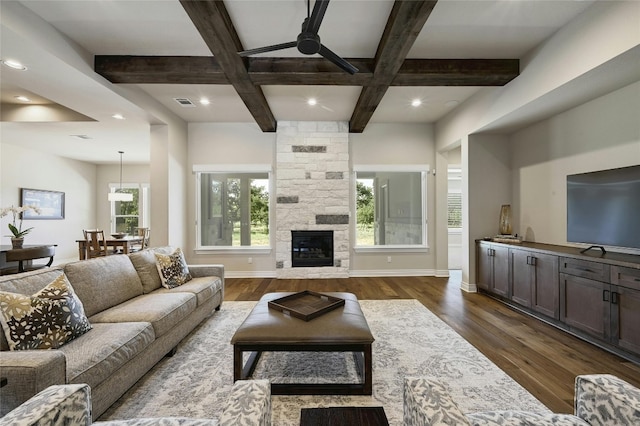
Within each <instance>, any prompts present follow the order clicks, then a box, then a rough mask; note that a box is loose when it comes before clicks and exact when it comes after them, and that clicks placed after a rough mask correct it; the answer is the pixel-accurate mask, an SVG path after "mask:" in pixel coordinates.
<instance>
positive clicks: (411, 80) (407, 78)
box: [391, 59, 520, 86]
mask: <svg viewBox="0 0 640 426" xmlns="http://www.w3.org/2000/svg"><path fill="white" fill-rule="evenodd" d="M519 74H520V61H519V60H518V59H406V60H405V61H404V62H403V63H402V66H401V67H400V70H399V71H398V72H397V73H396V76H395V78H394V79H393V81H392V82H391V85H392V86H504V85H505V84H507V83H508V82H510V81H511V80H513V79H514V78H516V77H517V76H518V75H519Z"/></svg>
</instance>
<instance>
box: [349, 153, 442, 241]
mask: <svg viewBox="0 0 640 426" xmlns="http://www.w3.org/2000/svg"><path fill="white" fill-rule="evenodd" d="M358 172H365V173H375V172H390V173H402V172H407V173H410V172H414V173H420V176H421V184H422V191H421V193H422V222H423V226H422V244H407V245H404V244H402V245H400V244H398V245H392V244H389V245H373V246H364V245H358V244H357V226H358V224H357V216H358V215H357V211H356V209H357V200H356V197H357V195H358V194H357V190H356V182H357V177H358ZM429 172H430V167H429V165H428V164H404V165H401V164H398V165H393V164H382V165H381V164H362V165H354V166H353V170H352V179H351V181H352V189H351V196H352V204H351V205H352V206H353V209H354V211H353V214H352V215H351V216H352V217H353V218H354V220H353V223H354V228H353V234H352V235H353V244H352V245H353V250H354V251H355V252H356V253H375V252H388V251H393V252H408V253H422V252H427V251H428V250H429V242H428V241H429V240H428V232H427V228H428V224H429V220H428V217H427V195H428V192H427V183H428V176H429Z"/></svg>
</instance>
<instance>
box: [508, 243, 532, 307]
mask: <svg viewBox="0 0 640 426" xmlns="http://www.w3.org/2000/svg"><path fill="white" fill-rule="evenodd" d="M531 258H532V253H531V252H529V251H527V250H517V249H511V268H512V269H511V271H512V274H511V300H513V301H514V302H516V303H518V304H520V305H522V306H526V307H527V308H530V307H531V298H532V294H533V289H532V282H533V281H532V277H533V276H534V275H535V265H534V263H533V262H532V261H531Z"/></svg>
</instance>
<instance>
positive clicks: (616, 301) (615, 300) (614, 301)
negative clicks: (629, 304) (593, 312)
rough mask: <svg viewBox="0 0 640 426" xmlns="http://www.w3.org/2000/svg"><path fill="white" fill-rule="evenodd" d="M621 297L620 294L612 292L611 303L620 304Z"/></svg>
mask: <svg viewBox="0 0 640 426" xmlns="http://www.w3.org/2000/svg"><path fill="white" fill-rule="evenodd" d="M619 295H620V293H618V292H617V291H612V292H611V303H613V304H614V305H617V304H618V296H619Z"/></svg>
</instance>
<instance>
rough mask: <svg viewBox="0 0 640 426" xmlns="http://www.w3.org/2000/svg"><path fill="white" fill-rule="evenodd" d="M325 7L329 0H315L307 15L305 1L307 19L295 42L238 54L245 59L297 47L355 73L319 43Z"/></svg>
mask: <svg viewBox="0 0 640 426" xmlns="http://www.w3.org/2000/svg"><path fill="white" fill-rule="evenodd" d="M327 6H329V0H316V2H315V4H314V5H313V12H312V13H311V14H309V10H310V0H307V17H306V18H305V20H304V21H303V22H302V31H301V32H300V34H298V37H297V39H296V41H291V42H287V43H280V44H274V45H271V46H265V47H258V48H256V49H250V50H244V51H242V52H238V54H239V55H240V56H242V57H246V56H251V55H256V54H258V53H267V52H274V51H276V50H283V49H289V48H291V47H297V48H298V51H299V52H300V53H302V54H304V55H315V54H316V53H317V54H320V56H322V57H324V58H325V59H327V60H329V61H331V62H332V63H334V64H335V65H336V66H338V67H339V68H341V69H342V70H344V71H346V72H348V73H349V74H355V73H357V72H358V68H356V67H355V66H353V64H351V63H349V62H348V61H347V60H345V59H344V58H342V57H340V56H338V55H337V54H335V53H334V52H332V51H331V50H330V49H329V48H327V47H326V46H325V45H323V44H322V43H321V41H320V36H319V35H318V30H319V29H320V24H321V23H322V19H323V18H324V14H325V12H326V11H327Z"/></svg>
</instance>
